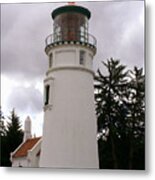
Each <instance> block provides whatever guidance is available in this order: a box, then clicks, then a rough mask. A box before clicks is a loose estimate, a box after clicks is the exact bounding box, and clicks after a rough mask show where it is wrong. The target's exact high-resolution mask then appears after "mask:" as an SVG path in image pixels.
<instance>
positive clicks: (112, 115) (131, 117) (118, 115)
mask: <svg viewBox="0 0 155 180" xmlns="http://www.w3.org/2000/svg"><path fill="white" fill-rule="evenodd" d="M103 65H104V67H105V68H106V70H107V72H108V73H107V75H103V74H102V73H101V71H100V70H98V76H96V77H95V80H96V83H95V100H96V114H97V120H98V145H99V162H100V168H112V169H118V168H120V169H144V114H145V112H144V109H145V107H144V81H143V80H144V76H143V75H142V69H140V70H138V68H135V69H134V71H133V72H132V71H130V72H129V71H127V70H126V67H125V66H123V65H121V64H120V62H119V61H118V60H114V59H112V58H111V59H110V60H107V62H106V63H104V62H103ZM135 84H136V86H135ZM139 150H140V153H141V155H140V154H137V153H138V151H139ZM140 164H141V165H140Z"/></svg>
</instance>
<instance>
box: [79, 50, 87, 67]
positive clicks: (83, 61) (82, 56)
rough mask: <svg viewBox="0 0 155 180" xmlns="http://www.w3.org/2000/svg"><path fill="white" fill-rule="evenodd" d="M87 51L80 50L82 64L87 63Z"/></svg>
mask: <svg viewBox="0 0 155 180" xmlns="http://www.w3.org/2000/svg"><path fill="white" fill-rule="evenodd" d="M85 54H86V53H85V51H80V64H81V65H84V64H85V56H86V55H85Z"/></svg>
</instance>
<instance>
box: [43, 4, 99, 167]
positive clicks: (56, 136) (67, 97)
mask: <svg viewBox="0 0 155 180" xmlns="http://www.w3.org/2000/svg"><path fill="white" fill-rule="evenodd" d="M51 15H52V18H53V22H54V23H53V34H50V35H49V36H48V37H47V38H46V47H45V52H46V54H47V56H48V69H47V72H46V77H45V79H44V126H43V138H42V146H41V155H40V167H53V168H98V167H99V165H98V148H97V140H96V133H97V125H96V117H95V105H94V88H93V77H94V72H93V69H92V65H93V57H94V55H95V53H96V39H95V38H94V37H93V36H92V35H90V34H89V33H88V21H89V19H90V17H91V13H90V11H89V10H88V9H87V8H84V7H81V6H77V5H75V4H73V3H70V4H68V5H66V6H61V7H59V8H57V9H55V10H54V11H53V12H52V14H51Z"/></svg>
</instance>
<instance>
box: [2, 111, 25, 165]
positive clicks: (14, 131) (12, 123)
mask: <svg viewBox="0 0 155 180" xmlns="http://www.w3.org/2000/svg"><path fill="white" fill-rule="evenodd" d="M22 140H23V131H22V129H21V124H20V121H19V117H18V116H17V115H16V113H15V110H14V109H13V110H12V111H11V114H10V116H9V117H8V121H7V125H6V136H5V143H4V144H3V146H2V154H3V156H2V164H1V165H2V166H11V161H10V153H11V152H13V151H14V150H15V149H16V148H17V147H18V146H19V145H20V144H21V142H22Z"/></svg>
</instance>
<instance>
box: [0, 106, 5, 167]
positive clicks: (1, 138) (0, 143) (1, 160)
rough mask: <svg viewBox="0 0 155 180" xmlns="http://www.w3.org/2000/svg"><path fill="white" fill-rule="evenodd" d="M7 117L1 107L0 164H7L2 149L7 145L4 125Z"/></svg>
mask: <svg viewBox="0 0 155 180" xmlns="http://www.w3.org/2000/svg"><path fill="white" fill-rule="evenodd" d="M4 120H5V117H4V115H3V113H2V110H1V107H0V166H2V165H4V164H5V153H4V151H3V150H2V148H3V147H5V145H6V128H5V125H4Z"/></svg>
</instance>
